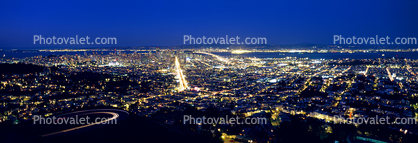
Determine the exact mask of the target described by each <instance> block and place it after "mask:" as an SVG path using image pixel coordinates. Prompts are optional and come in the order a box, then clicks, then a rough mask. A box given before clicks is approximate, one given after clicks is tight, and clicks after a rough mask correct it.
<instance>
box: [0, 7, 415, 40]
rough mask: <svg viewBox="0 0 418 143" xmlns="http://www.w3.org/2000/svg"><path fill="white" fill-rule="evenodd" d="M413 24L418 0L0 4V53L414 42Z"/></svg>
mask: <svg viewBox="0 0 418 143" xmlns="http://www.w3.org/2000/svg"><path fill="white" fill-rule="evenodd" d="M417 26H418V0H309V1H307V0H305V1H303V0H297V1H291V0H286V1H279V0H272V1H246V0H194V1H186V0H182V1H174V0H167V1H159V0H153V1H145V0H143V1H132V2H123V1H120V0H119V1H104V0H103V1H97V2H96V1H85V0H82V1H74V0H72V1H61V0H60V1H48V2H44V1H41V2H39V1H0V47H2V48H5V47H8V48H28V47H29V48H31V47H48V46H45V45H34V44H33V35H42V36H44V37H51V36H58V37H68V36H75V35H79V36H90V37H116V38H117V39H118V45H117V46H154V45H160V46H166V45H174V46H177V45H182V44H183V35H185V34H187V35H193V36H196V37H200V36H210V37H215V36H225V35H230V36H240V37H241V38H243V37H266V38H267V40H268V44H297V43H304V42H309V43H317V44H331V43H332V42H333V35H334V34H338V35H343V36H347V37H348V36H375V35H382V36H390V37H397V36H401V37H408V36H415V37H418V27H417ZM50 46H52V47H85V45H84V46H83V45H78V46H74V45H70V46H69V45H50ZM111 46H114V45H111Z"/></svg>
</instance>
